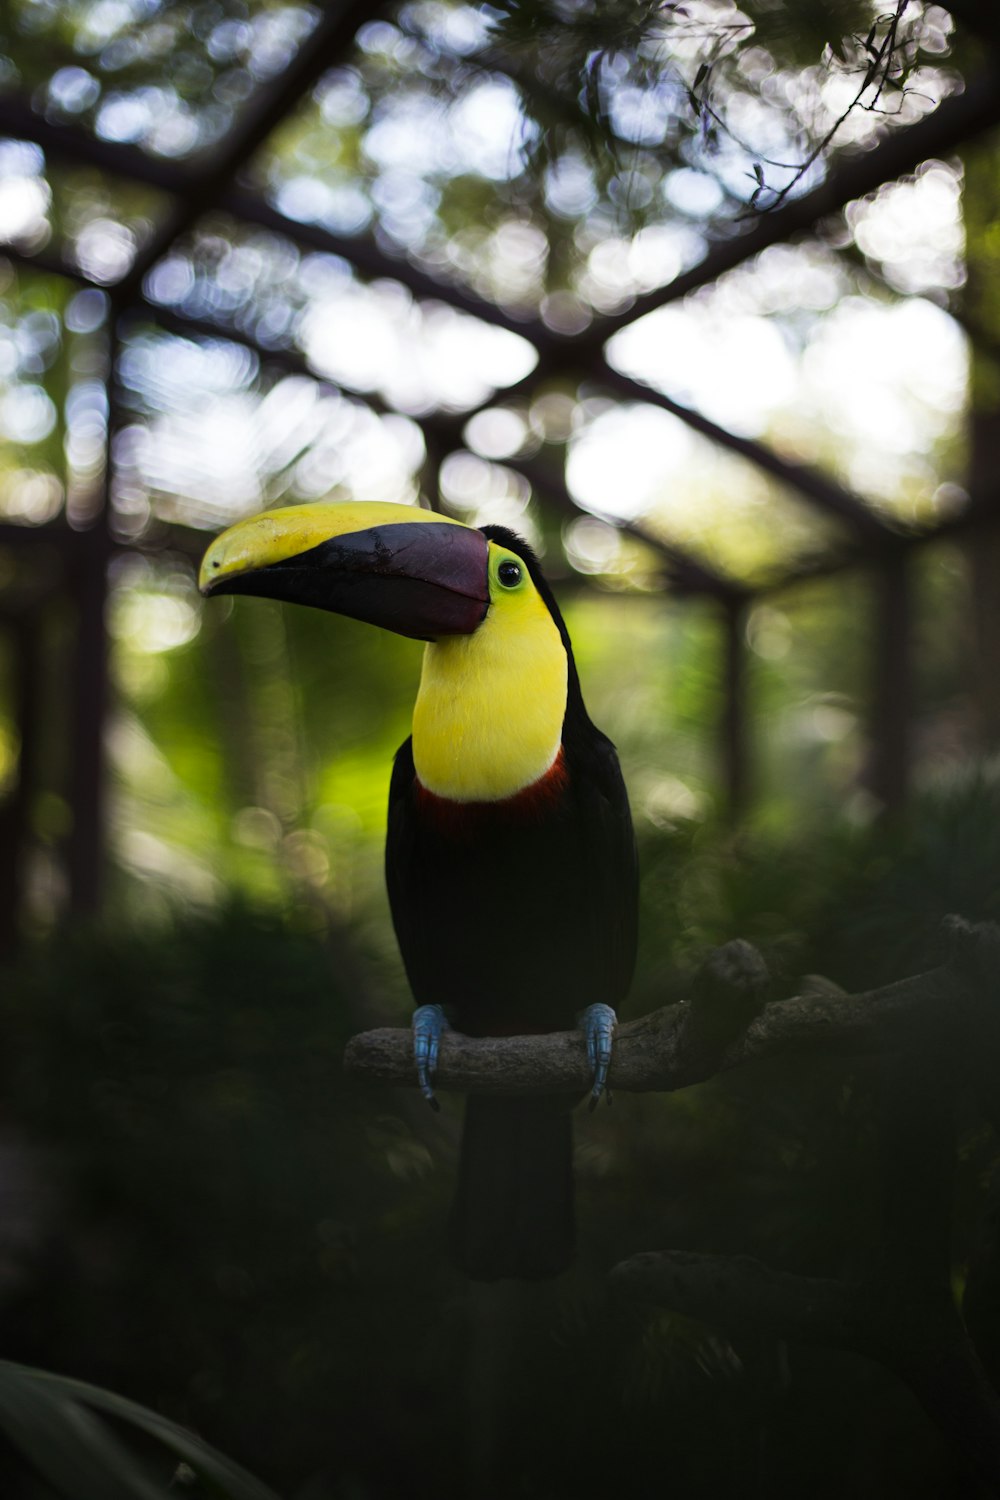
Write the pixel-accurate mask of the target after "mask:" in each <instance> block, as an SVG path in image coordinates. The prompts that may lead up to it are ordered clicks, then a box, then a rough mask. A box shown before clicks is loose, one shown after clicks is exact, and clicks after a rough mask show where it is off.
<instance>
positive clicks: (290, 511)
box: [198, 501, 469, 594]
mask: <svg viewBox="0 0 1000 1500" xmlns="http://www.w3.org/2000/svg"><path fill="white" fill-rule="evenodd" d="M393 524H395V525H407V526H410V525H418V526H419V525H421V524H430V525H434V526H462V522H461V521H453V520H452V519H451V517H450V516H439V515H438V514H437V513H436V512H435V511H432V510H419V509H418V508H417V507H416V506H415V505H390V504H388V503H386V504H382V503H380V502H375V501H369V502H367V503H359V504H355V503H354V502H353V501H345V502H343V503H341V504H317V505H287V506H285V507H284V508H283V509H281V510H265V511H264V512H263V513H262V514H261V515H259V516H251V517H250V518H249V520H246V521H237V522H236V524H235V526H230V527H229V529H228V530H227V531H223V532H222V533H221V534H220V535H219V536H217V537H216V538H215V541H214V542H213V543H212V544H211V546H210V547H209V549H208V551H207V552H206V553H205V556H204V557H203V558H202V562H201V569H200V571H199V573H198V587H199V589H200V590H201V592H202V593H203V594H212V593H215V592H217V591H218V592H221V589H220V588H219V585H221V584H223V583H225V582H227V581H228V580H229V579H232V578H237V577H238V576H239V575H240V574H241V573H250V572H256V571H257V570H259V569H260V568H268V567H271V566H272V565H273V564H274V563H280V562H286V561H287V560H288V559H289V558H292V557H298V556H299V555H300V554H301V553H303V552H309V551H311V550H312V548H313V547H319V546H321V545H322V544H323V543H325V542H329V541H332V540H333V539H334V538H336V537H341V536H348V535H350V534H352V533H354V532H359V531H369V530H371V528H372V527H376V526H389V525H393ZM463 529H464V530H469V528H468V527H463Z"/></svg>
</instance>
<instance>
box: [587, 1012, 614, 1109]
mask: <svg viewBox="0 0 1000 1500" xmlns="http://www.w3.org/2000/svg"><path fill="white" fill-rule="evenodd" d="M577 1024H578V1025H579V1027H580V1029H581V1031H582V1032H583V1034H584V1036H585V1037H586V1039H587V1061H588V1062H589V1063H590V1068H591V1072H592V1073H593V1075H594V1083H593V1087H592V1088H591V1090H590V1103H589V1104H588V1106H587V1108H588V1109H596V1108H597V1105H598V1104H599V1102H600V1098H601V1094H602V1093H603V1094H605V1095H606V1097H607V1101H608V1103H609V1104H610V1103H611V1090H610V1089H609V1088H608V1068H609V1067H610V1066H611V1048H612V1044H613V1039H614V1033H615V1027H616V1025H617V1024H618V1017H617V1015H616V1014H615V1012H614V1010H613V1009H612V1008H611V1006H610V1005H600V1004H598V1005H588V1006H587V1009H586V1010H582V1011H581V1012H580V1014H579V1016H578V1017H577Z"/></svg>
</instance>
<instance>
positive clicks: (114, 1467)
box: [0, 1360, 278, 1500]
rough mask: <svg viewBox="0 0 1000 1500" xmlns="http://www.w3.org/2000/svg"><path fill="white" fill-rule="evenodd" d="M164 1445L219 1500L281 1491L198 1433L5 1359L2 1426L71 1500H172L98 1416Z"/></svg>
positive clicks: (262, 1497)
mask: <svg viewBox="0 0 1000 1500" xmlns="http://www.w3.org/2000/svg"><path fill="white" fill-rule="evenodd" d="M88 1407H90V1408H93V1409H94V1411H98V1412H101V1413H103V1414H104V1415H106V1416H109V1417H114V1418H115V1419H116V1420H117V1421H119V1422H125V1423H127V1424H129V1425H130V1426H132V1427H135V1428H138V1429H139V1431H141V1432H144V1433H146V1434H147V1435H148V1436H149V1437H152V1438H155V1439H156V1440H157V1441H158V1442H160V1443H162V1444H163V1445H164V1447H165V1448H167V1449H168V1450H169V1451H170V1452H171V1453H172V1454H174V1456H175V1457H177V1458H178V1459H182V1460H183V1461H184V1462H185V1463H186V1464H188V1465H189V1467H190V1468H191V1469H193V1470H194V1472H195V1474H197V1476H198V1477H199V1479H201V1480H203V1481H205V1483H206V1484H207V1485H208V1486H209V1487H210V1488H211V1490H212V1492H213V1493H214V1494H216V1495H218V1496H219V1497H220V1500H278V1497H277V1496H276V1495H275V1492H274V1491H273V1490H271V1489H269V1488H268V1486H267V1485H265V1484H262V1483H261V1481H260V1480H259V1479H255V1478H254V1477H253V1475H252V1474H248V1473H247V1471H246V1470H245V1469H242V1468H241V1467H240V1466H239V1464H236V1463H233V1461H232V1460H231V1459H229V1458H226V1457H225V1456H224V1454H221V1453H218V1452H217V1451H216V1450H215V1449H214V1448H211V1447H209V1445H208V1444H207V1443H204V1442H202V1440H201V1438H198V1437H195V1435H194V1433H191V1432H188V1431H187V1430H186V1429H185V1428H183V1427H178V1426H177V1424H176V1423H175V1422H171V1421H169V1420H168V1419H167V1418H166V1417H163V1416H161V1415H160V1414H159V1412H155V1411H150V1410H149V1409H148V1408H147V1407H144V1406H139V1405H138V1403H137V1402H135V1401H129V1400H127V1399H126V1398H125V1397H124V1396H117V1395H115V1394H114V1392H113V1391H105V1390H101V1389H100V1387H98V1386H93V1385H87V1384H86V1382H84V1381H81V1380H70V1379H68V1378H67V1377H65V1376H62V1375H53V1374H51V1373H50V1372H49V1371H47V1370H34V1369H31V1368H29V1367H28V1366H27V1365H16V1364H11V1363H10V1362H9V1361H7V1360H0V1428H2V1429H3V1431H4V1432H5V1433H6V1435H7V1436H8V1438H10V1440H11V1442H12V1443H14V1445H15V1446H16V1447H17V1448H19V1449H20V1450H21V1452H22V1453H23V1454H24V1455H25V1457H26V1458H27V1459H28V1460H29V1461H30V1462H31V1463H32V1464H34V1466H35V1468H36V1469H37V1470H38V1472H39V1473H40V1474H41V1475H42V1477H43V1478H44V1479H45V1480H47V1482H48V1483H49V1484H51V1485H53V1486H54V1487H55V1488H56V1489H57V1490H59V1491H61V1492H62V1493H63V1494H65V1495H67V1496H69V1497H70V1500H166V1497H167V1496H168V1493H169V1492H168V1489H167V1487H166V1486H165V1485H161V1484H158V1483H156V1481H155V1480H153V1479H151V1478H149V1477H148V1476H147V1475H146V1474H144V1473H143V1471H142V1469H141V1468H140V1467H139V1465H138V1463H137V1461H136V1460H135V1459H134V1458H133V1457H132V1455H131V1454H130V1453H129V1452H128V1450H127V1449H126V1448H125V1446H124V1445H123V1444H122V1443H121V1442H120V1441H119V1439H118V1438H117V1437H116V1436H115V1434H114V1433H113V1432H112V1431H111V1429H110V1428H109V1427H108V1426H107V1425H106V1424H105V1423H104V1422H102V1421H101V1420H100V1418H99V1417H96V1416H95V1415H94V1414H93V1411H90V1410H88V1409H87V1408H88Z"/></svg>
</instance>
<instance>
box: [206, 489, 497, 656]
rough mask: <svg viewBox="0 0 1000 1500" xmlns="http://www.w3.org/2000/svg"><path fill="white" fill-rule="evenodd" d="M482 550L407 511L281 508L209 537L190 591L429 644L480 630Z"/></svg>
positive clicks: (440, 522) (469, 534) (481, 541)
mask: <svg viewBox="0 0 1000 1500" xmlns="http://www.w3.org/2000/svg"><path fill="white" fill-rule="evenodd" d="M488 549H489V543H488V542H487V540H486V538H485V537H484V536H483V534H482V532H481V531H475V530H474V529H473V528H472V527H471V526H464V525H463V524H462V523H461V522H460V521H452V520H450V519H449V518H448V517H447V516H439V515H436V514H435V513H434V512H433V511H427V510H417V509H416V508H414V507H412V506H409V505H387V504H375V503H370V504H360V505H354V504H351V503H345V504H320V505H289V506H287V507H286V508H285V509H283V510H269V511H265V512H264V514H263V515H260V516H254V517H253V518H252V519H251V520H249V521H239V522H237V524H236V525H235V526H230V528H229V530H228V531H224V532H223V533H222V535H221V536H219V537H216V539H215V541H214V542H213V543H212V545H211V546H210V547H209V549H208V551H207V552H206V553H205V556H204V559H203V560H202V564H201V572H200V574H199V577H198V586H199V588H200V589H201V591H202V593H203V594H256V595H258V596H260V597H262V598H265V599H282V600H285V601H287V602H289V603H292V604H311V605H313V606H315V607H316V608H318V609H328V610H332V611H333V612H334V613H335V614H339V615H350V616H351V618H352V619H355V620H366V621H368V623H369V624H371V625H381V626H383V627H384V628H385V629H386V630H394V631H395V632H396V633H397V634H398V635H408V636H412V637H414V638H415V639H417V640H423V641H431V640H437V638H438V637H439V636H443V635H471V634H472V632H473V631H474V630H475V629H476V627H477V626H478V625H480V624H481V623H482V620H483V618H484V616H485V614H486V610H487V607H488V605H489V585H488V576H489V572H488V570H489V559H488Z"/></svg>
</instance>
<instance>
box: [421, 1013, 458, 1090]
mask: <svg viewBox="0 0 1000 1500" xmlns="http://www.w3.org/2000/svg"><path fill="white" fill-rule="evenodd" d="M450 1030H451V1027H450V1026H449V1025H448V1020H447V1017H446V1016H445V1013H444V1009H443V1008H442V1007H441V1006H440V1005H418V1006H417V1008H416V1010H415V1011H414V1012H413V1060H414V1062H415V1063H416V1065H417V1082H418V1083H419V1085H420V1092H421V1093H422V1094H423V1096H424V1098H425V1099H426V1100H427V1103H428V1104H429V1105H430V1107H431V1109H433V1110H439V1109H440V1108H441V1106H440V1104H439V1103H438V1102H437V1099H436V1097H435V1094H434V1088H433V1085H432V1083H431V1079H432V1078H433V1077H434V1073H435V1071H436V1069H437V1063H438V1047H439V1046H440V1043H441V1035H442V1033H443V1032H445V1031H450Z"/></svg>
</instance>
